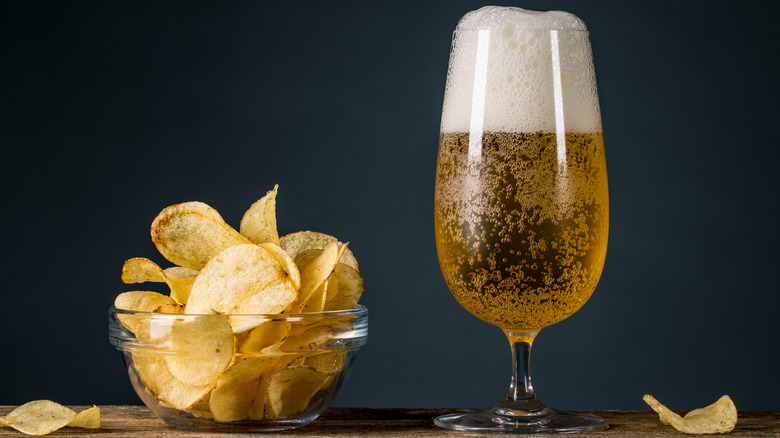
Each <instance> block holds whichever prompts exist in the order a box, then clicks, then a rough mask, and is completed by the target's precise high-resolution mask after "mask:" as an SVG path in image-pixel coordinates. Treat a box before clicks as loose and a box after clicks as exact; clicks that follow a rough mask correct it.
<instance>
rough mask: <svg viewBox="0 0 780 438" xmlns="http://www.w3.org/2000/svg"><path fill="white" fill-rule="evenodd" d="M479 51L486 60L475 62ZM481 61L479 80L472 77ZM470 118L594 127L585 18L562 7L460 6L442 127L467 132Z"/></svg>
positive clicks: (485, 123)
mask: <svg viewBox="0 0 780 438" xmlns="http://www.w3.org/2000/svg"><path fill="white" fill-rule="evenodd" d="M555 42H557V44H554V43H555ZM553 58H555V59H556V60H557V61H556V62H551V59H553ZM483 59H484V60H485V61H486V64H480V63H479V62H481V60H483ZM556 65H557V66H559V68H557V69H556V68H555V66H556ZM480 69H483V71H484V72H485V73H486V75H485V80H484V82H482V81H477V82H476V84H475V77H477V78H479V77H480V75H479V72H480ZM556 84H557V86H559V91H560V95H559V96H558V98H557V99H556ZM482 93H483V94H482ZM475 96H477V97H476V98H475ZM483 100H484V104H482V102H483ZM475 117H477V118H478V120H477V119H475ZM474 126H481V127H482V129H483V130H485V131H499V132H537V131H542V132H554V131H555V129H556V127H559V126H563V128H564V129H565V130H566V131H568V132H599V131H601V114H600V109H599V104H598V96H597V92H596V81H595V77H594V70H593V59H592V55H591V50H590V40H589V37H588V33H587V32H586V28H585V25H584V23H583V22H582V21H581V20H580V19H579V18H577V17H576V16H574V15H572V14H570V13H567V12H562V11H549V12H536V11H527V10H524V9H520V8H514V7H495V6H487V7H484V8H481V9H478V10H476V11H472V12H469V13H468V14H466V15H465V16H464V17H463V18H462V19H461V21H460V22H459V23H458V27H457V28H456V32H455V37H454V39H453V46H452V53H451V54H450V65H449V71H448V74H447V86H446V90H445V94H444V110H443V112H442V122H441V130H442V132H468V131H469V130H470V129H471V128H472V127H474Z"/></svg>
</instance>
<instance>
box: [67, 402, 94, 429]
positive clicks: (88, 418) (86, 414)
mask: <svg viewBox="0 0 780 438" xmlns="http://www.w3.org/2000/svg"><path fill="white" fill-rule="evenodd" d="M68 427H80V428H82V429H100V408H99V407H97V406H92V407H91V408H89V409H86V410H83V411H81V412H79V413H78V414H76V416H75V417H73V419H72V420H70V423H68Z"/></svg>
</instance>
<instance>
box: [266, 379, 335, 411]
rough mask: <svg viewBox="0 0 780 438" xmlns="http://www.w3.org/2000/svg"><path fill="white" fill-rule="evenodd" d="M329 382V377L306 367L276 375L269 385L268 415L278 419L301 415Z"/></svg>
mask: <svg viewBox="0 0 780 438" xmlns="http://www.w3.org/2000/svg"><path fill="white" fill-rule="evenodd" d="M328 380H329V376H328V375H325V374H322V373H319V372H317V371H314V370H313V369H311V368H309V367H305V366H298V367H288V368H284V369H283V370H281V371H278V372H276V373H274V374H273V375H272V376H271V379H270V381H269V383H268V396H267V402H266V408H267V415H268V416H269V418H271V419H277V418H284V417H290V416H293V415H297V414H300V413H301V412H303V410H304V409H306V407H307V406H309V402H311V399H312V398H313V397H314V395H315V394H317V392H319V390H320V388H322V387H323V385H325V383H326V382H327V381H328Z"/></svg>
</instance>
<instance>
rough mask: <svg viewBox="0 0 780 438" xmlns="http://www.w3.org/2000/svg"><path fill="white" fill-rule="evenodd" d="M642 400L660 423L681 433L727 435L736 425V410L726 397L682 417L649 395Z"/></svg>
mask: <svg viewBox="0 0 780 438" xmlns="http://www.w3.org/2000/svg"><path fill="white" fill-rule="evenodd" d="M642 399H643V400H644V401H645V403H647V404H648V405H650V407H651V408H653V410H654V411H656V412H657V413H658V416H659V417H660V419H661V423H663V424H667V425H668V424H671V425H672V427H674V428H675V429H677V430H679V431H680V432H683V433H688V434H712V433H727V432H731V431H732V430H733V429H734V426H736V425H737V408H736V406H734V402H733V401H732V400H731V398H730V397H729V396H727V395H724V396H723V397H721V398H720V399H719V400H718V401H716V402H715V403H713V404H711V405H709V406H707V407H705V408H701V409H694V410H692V411H690V412H688V413H687V414H685V416H684V417H681V416H680V415H678V414H677V413H675V412H673V411H671V410H670V409H668V408H667V407H666V406H664V405H662V404H661V403H659V402H658V400H656V399H655V398H653V397H652V396H651V395H645V396H644V397H642Z"/></svg>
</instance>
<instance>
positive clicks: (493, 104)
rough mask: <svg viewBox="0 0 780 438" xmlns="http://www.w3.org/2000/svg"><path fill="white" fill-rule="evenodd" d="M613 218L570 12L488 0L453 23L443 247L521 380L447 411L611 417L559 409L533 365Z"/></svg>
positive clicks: (589, 69)
mask: <svg viewBox="0 0 780 438" xmlns="http://www.w3.org/2000/svg"><path fill="white" fill-rule="evenodd" d="M608 225H609V202H608V196H607V171H606V161H605V157H604V141H603V135H602V128H601V115H600V109H599V103H598V95H597V92H596V81H595V75H594V69H593V61H592V55H591V48H590V39H589V35H588V32H587V29H586V27H585V25H584V23H583V22H582V21H581V20H579V19H578V18H577V17H575V16H574V15H572V14H569V13H566V12H561V11H551V12H543V13H542V12H534V11H526V10H523V9H520V8H513V7H494V6H489V7H484V8H482V9H479V10H477V11H472V12H470V13H468V14H466V15H465V16H464V17H463V18H462V19H461V20H460V22H459V23H458V26H457V28H456V30H455V32H454V34H453V42H452V51H451V53H450V65H449V70H448V73H447V85H446V90H445V96H444V108H443V111H442V122H441V135H440V141H439V155H438V165H437V174H436V196H435V226H436V246H437V250H438V256H439V263H440V265H441V269H442V273H443V274H444V278H445V280H446V282H447V284H448V286H449V288H450V290H451V291H452V293H453V295H454V296H455V298H457V300H458V302H459V303H460V304H461V305H462V306H463V307H464V308H465V309H466V310H468V311H469V312H471V313H472V314H473V315H475V316H477V317H479V318H481V319H483V320H485V321H487V322H489V323H491V324H493V325H496V326H498V327H499V328H501V329H502V330H503V331H504V333H505V334H506V336H507V337H508V339H509V342H510V345H511V347H512V357H513V375H512V381H511V386H510V389H509V393H508V395H507V397H506V399H505V400H504V401H503V402H501V403H500V404H499V405H498V406H496V407H494V408H491V409H487V410H484V411H478V412H471V413H466V414H452V415H445V416H441V417H438V418H436V420H435V423H436V425H438V426H440V427H444V428H448V429H456V430H472V431H474V430H476V431H500V432H529V433H539V432H577V431H586V430H601V429H604V428H606V427H607V421H606V420H605V419H603V418H599V417H594V416H589V415H578V414H571V413H567V412H562V411H557V410H554V409H551V408H548V407H546V406H544V405H543V404H542V403H541V402H539V400H538V399H537V397H536V395H535V393H534V390H533V387H532V385H531V378H530V374H529V360H530V351H531V344H532V343H533V341H534V338H535V337H536V335H537V334H538V333H539V331H540V330H541V329H542V328H544V327H547V326H549V325H552V324H555V323H556V322H558V321H561V320H563V319H565V318H567V317H568V316H570V315H572V314H573V313H574V312H576V311H577V310H578V309H579V308H580V307H581V306H582V305H583V304H584V303H585V302H586V301H587V300H588V298H589V297H590V295H591V294H592V293H593V290H594V289H595V287H596V283H597V282H598V279H599V277H600V275H601V271H602V267H603V265H604V258H605V256H606V249H607V233H608Z"/></svg>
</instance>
